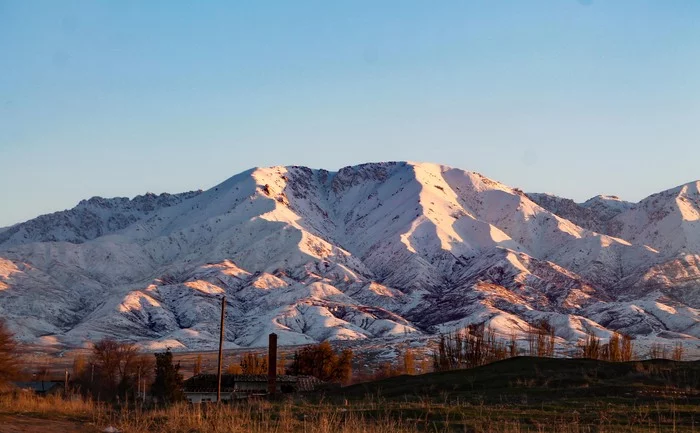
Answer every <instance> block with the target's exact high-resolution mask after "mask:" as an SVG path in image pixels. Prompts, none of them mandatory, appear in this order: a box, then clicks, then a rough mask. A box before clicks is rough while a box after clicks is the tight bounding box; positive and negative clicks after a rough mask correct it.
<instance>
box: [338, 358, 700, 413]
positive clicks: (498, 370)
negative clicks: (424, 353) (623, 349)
mask: <svg viewBox="0 0 700 433" xmlns="http://www.w3.org/2000/svg"><path fill="white" fill-rule="evenodd" d="M699 390H700V361H694V362H674V361H668V360H660V359H656V360H648V361H632V362H617V363H615V362H606V361H598V360H593V359H558V358H533V357H517V358H510V359H506V360H504V361H499V362H494V363H492V364H487V365H484V366H481V367H477V368H473V369H468V370H455V371H445V372H438V373H428V374H422V375H418V376H398V377H393V378H389V379H384V380H379V381H375V382H369V383H362V384H357V385H353V386H349V387H346V388H343V389H342V390H340V391H338V394H339V395H341V396H343V397H345V398H350V399H363V398H366V397H367V396H368V395H373V396H376V397H381V398H385V399H388V400H400V401H407V400H421V399H426V398H428V399H431V398H433V399H436V400H438V401H441V402H442V401H444V400H445V399H448V400H461V401H473V402H484V403H487V404H489V403H504V402H507V401H513V402H515V401H517V400H516V399H522V398H524V396H526V398H527V400H528V404H539V403H552V402H557V403H564V401H563V400H565V399H570V400H573V401H579V402H580V401H582V400H587V399H591V400H595V399H598V398H607V399H626V400H635V401H637V402H642V401H644V400H656V399H663V398H668V399H677V400H680V401H683V403H684V404H700V391H699ZM617 401H619V400H617Z"/></svg>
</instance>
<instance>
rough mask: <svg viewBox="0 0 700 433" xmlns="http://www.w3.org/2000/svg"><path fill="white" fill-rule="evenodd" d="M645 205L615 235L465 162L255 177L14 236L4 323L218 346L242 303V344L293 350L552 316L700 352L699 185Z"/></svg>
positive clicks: (579, 330) (39, 331) (53, 332)
mask: <svg viewBox="0 0 700 433" xmlns="http://www.w3.org/2000/svg"><path fill="white" fill-rule="evenodd" d="M647 200H648V201H642V202H641V203H640V204H638V205H634V206H628V205H627V204H622V205H620V204H615V205H614V206H613V205H609V203H608V202H610V200H608V199H605V200H603V199H602V198H601V199H600V200H598V201H596V202H595V203H590V205H589V206H588V207H585V209H588V210H590V213H592V214H594V215H597V217H596V218H598V220H600V221H603V219H605V220H604V222H605V223H606V224H608V225H614V226H615V227H618V229H617V230H618V231H616V232H614V233H613V234H612V235H611V234H610V233H607V234H606V233H605V232H603V233H600V232H598V231H596V230H594V228H595V226H594V225H589V227H588V228H585V227H582V223H581V224H577V223H575V222H573V221H571V220H569V219H566V218H565V217H564V216H562V215H561V214H562V213H563V212H562V211H560V210H556V209H555V210H556V212H554V211H552V210H548V209H547V207H548V206H544V204H543V205H540V204H537V203H536V202H535V201H533V200H531V198H530V197H529V196H528V195H525V194H524V193H522V192H521V191H520V190H518V189H514V188H511V187H509V186H506V185H503V184H501V183H499V182H496V181H494V180H491V179H488V178H486V177H484V176H482V175H480V174H478V173H474V172H468V171H463V170H459V169H455V168H452V167H447V166H441V165H436V164H425V163H407V162H389V163H373V164H363V165H359V166H354V167H346V168H343V169H341V170H339V171H338V172H329V171H325V170H314V169H309V168H306V167H297V166H292V167H270V168H256V169H252V170H248V171H246V172H243V173H240V174H238V175H236V176H233V177H231V178H230V179H228V180H226V181H224V182H222V183H221V184H219V185H217V186H215V187H213V188H210V189H208V190H206V191H195V192H190V193H183V194H174V195H170V194H162V195H158V196H156V195H153V194H147V195H145V196H140V197H137V198H135V199H132V200H129V199H125V198H115V199H103V198H98V197H96V198H92V199H90V200H86V201H83V202H81V203H80V204H78V206H76V207H75V208H74V209H71V210H68V211H64V212H57V213H54V214H51V215H44V216H41V217H38V218H36V219H33V220H30V221H28V222H25V223H21V224H17V225H14V226H12V227H9V228H6V229H5V230H3V231H1V232H0V314H2V315H3V316H4V317H7V318H8V320H9V323H10V325H11V326H12V328H13V329H14V330H15V331H16V332H17V334H18V336H19V337H20V338H21V339H22V340H24V341H28V342H33V343H40V344H49V345H51V344H60V345H68V346H80V345H83V344H86V343H88V342H90V341H94V340H96V339H99V338H101V337H103V336H113V337H115V338H119V339H127V340H131V341H136V342H139V343H140V344H142V345H143V346H144V347H146V348H151V349H158V348H163V347H166V346H169V347H172V348H182V349H185V348H189V349H204V348H212V347H214V346H215V345H216V342H217V339H218V337H217V335H218V315H219V306H218V303H219V299H220V297H221V296H222V295H226V297H227V302H228V308H227V311H228V315H227V319H226V324H227V326H226V328H227V334H226V341H227V347H229V348H236V347H249V346H261V345H264V344H266V341H267V334H268V333H269V332H272V331H274V332H277V333H278V334H279V335H280V342H281V344H304V343H309V342H315V341H321V340H326V339H334V340H353V341H365V340H366V341H375V340H386V341H397V340H401V339H403V338H406V337H407V336H412V337H418V336H421V335H428V334H431V333H434V332H436V331H439V330H447V329H454V328H458V327H461V326H465V325H467V324H469V323H476V322H488V323H489V324H490V326H492V327H493V328H495V329H496V330H497V331H498V332H499V333H501V334H502V335H508V334H510V333H511V332H516V333H519V332H521V331H522V330H524V329H525V328H526V327H527V323H528V322H532V321H534V320H540V319H547V320H550V321H551V322H552V323H554V324H555V325H556V327H557V335H558V337H559V338H560V343H562V344H564V343H566V342H575V341H576V340H577V339H578V338H581V337H582V336H583V335H584V333H585V332H587V331H590V332H594V333H595V334H597V335H599V336H600V337H603V338H606V337H607V336H609V335H610V333H611V332H612V331H618V332H627V333H631V334H633V335H635V336H636V337H638V339H640V346H643V345H644V341H655V340H656V339H659V338H661V339H670V340H682V341H684V342H685V344H686V345H687V346H688V349H689V351H692V350H693V349H694V348H695V347H697V346H698V344H699V342H700V316H699V315H698V308H700V289H699V287H700V284H699V282H700V270H699V268H698V263H700V261H699V260H698V257H697V255H698V254H700V242H698V239H696V237H697V236H696V235H697V230H696V227H695V224H696V223H697V215H698V214H697V212H696V213H693V212H695V211H696V210H697V205H698V202H697V185H696V186H695V189H693V187H692V185H686V186H683V187H679V188H677V189H674V190H671V191H670V192H666V193H661V194H660V195H657V196H652V197H650V198H649V199H647ZM596 203H598V204H596ZM600 203H602V204H600ZM605 203H608V205H606V204H605ZM615 203H617V202H615ZM674 203H675V205H674ZM545 204H546V203H545ZM672 205H673V206H676V207H674V208H673V210H669V209H670V208H671V206H672ZM543 206H544V207H543ZM660 208H662V209H667V210H668V212H667V213H664V212H661V211H659V209H660ZM676 208H677V209H678V210H675V209H676ZM610 209H615V210H614V211H611V210H610ZM557 212H559V214H558V213H557ZM660 212H661V213H660ZM662 214H663V215H662ZM602 215H605V216H604V217H603V216H602ZM645 215H646V216H645ZM694 218H695V219H694ZM596 221H597V220H596ZM579 223H580V221H579ZM601 231H602V230H601ZM606 231H607V230H606ZM611 233H612V232H611ZM625 236H628V237H625Z"/></svg>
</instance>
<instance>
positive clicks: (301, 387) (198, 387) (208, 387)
mask: <svg viewBox="0 0 700 433" xmlns="http://www.w3.org/2000/svg"><path fill="white" fill-rule="evenodd" d="M322 383H323V382H321V381H320V380H318V379H316V378H315V377H310V376H289V375H278V376H276V379H275V393H276V394H289V393H294V392H308V391H313V390H315V389H316V388H317V387H318V386H319V385H321V384H322ZM184 385H185V386H184V393H185V397H186V398H187V401H189V402H190V403H207V402H216V390H217V378H216V375H215V374H198V375H196V376H192V377H191V378H189V379H187V380H186V381H185V384H184ZM268 386H269V377H268V376H267V375H265V374H224V375H222V376H221V400H222V401H232V400H239V399H246V398H249V397H252V396H266V395H267V394H268V390H269V388H268Z"/></svg>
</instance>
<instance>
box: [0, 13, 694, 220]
mask: <svg viewBox="0 0 700 433" xmlns="http://www.w3.org/2000/svg"><path fill="white" fill-rule="evenodd" d="M699 139H700V1H698V0H672V1H669V0H656V1H646V0H578V1H577V0H548V1H535V0H517V1H516V0H512V1H505V0H503V1H498V0H493V1H492V0H488V1H487V0H481V1H476V0H473V1H470V0H460V1H447V0H441V1H426V0H421V1H410V0H393V1H391V0H386V1H374V0H371V1H357V0H352V1H326V0H323V1H305V0H295V1H281V0H279V1H220V2H216V1H205V2H195V1H191V2H186V1H184V0H182V1H180V0H176V1H170V0H169V1H133V2H129V1H124V0H120V1H92V0H90V1H87V0H86V1H68V0H61V1H54V0H47V1H34V0H14V1H8V0H0V162H1V165H0V226H4V225H9V224H12V223H16V222H19V221H22V220H26V219H29V218H32V217H34V216H37V215H38V214H41V213H47V212H51V211H56V210H62V209H66V208H70V207H72V206H74V205H75V204H77V202H78V201H79V200H80V199H83V198H89V197H91V196H95V195H101V196H107V197H112V196H134V195H137V194H141V193H145V192H148V191H150V192H155V193H160V192H163V191H167V192H181V191H185V190H192V189H198V188H202V189H206V188H208V187H210V186H212V185H214V184H217V183H219V182H221V181H223V180H224V179H226V178H228V177H230V176H231V175H233V174H236V173H238V172H240V171H242V170H245V169H247V168H250V167H254V166H268V165H278V164H281V165H292V164H296V165H308V166H311V167H316V168H326V169H338V168H340V167H343V166H346V165H352V164H357V163H361V162H368V161H384V160H413V161H430V162H438V163H443V164H448V165H452V166H456V167H459V168H464V169H468V170H475V171H479V172H481V173H483V174H484V175H486V176H488V177H491V178H494V179H497V180H499V181H502V182H505V183H507V184H509V185H512V186H518V187H521V188H522V189H524V190H526V191H547V192H552V193H556V194H559V195H563V196H567V197H571V198H574V199H576V200H585V199H586V198H588V197H590V196H593V195H596V194H601V193H604V194H616V195H619V196H621V197H622V198H625V199H628V200H639V199H641V198H643V197H644V196H646V195H649V194H651V193H654V192H658V191H660V190H662V189H666V188H670V187H673V186H676V185H679V184H682V183H685V182H688V181H691V180H695V179H698V178H700V140H699Z"/></svg>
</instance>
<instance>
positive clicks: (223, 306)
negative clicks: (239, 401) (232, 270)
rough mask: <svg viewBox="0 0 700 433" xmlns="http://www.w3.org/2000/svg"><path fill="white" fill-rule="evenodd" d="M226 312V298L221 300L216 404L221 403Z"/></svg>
mask: <svg viewBox="0 0 700 433" xmlns="http://www.w3.org/2000/svg"><path fill="white" fill-rule="evenodd" d="M225 312H226V296H224V297H222V298H221V326H220V334H219V367H218V369H217V374H216V382H217V385H216V402H217V403H221V363H222V360H223V357H224V314H225Z"/></svg>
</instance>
